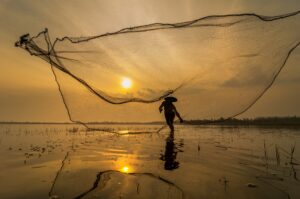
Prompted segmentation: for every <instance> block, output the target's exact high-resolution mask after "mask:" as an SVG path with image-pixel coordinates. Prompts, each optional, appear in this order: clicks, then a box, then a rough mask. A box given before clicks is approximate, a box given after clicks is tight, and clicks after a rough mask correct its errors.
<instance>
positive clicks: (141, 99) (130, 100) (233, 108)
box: [16, 11, 300, 124]
mask: <svg viewBox="0 0 300 199" xmlns="http://www.w3.org/2000/svg"><path fill="white" fill-rule="evenodd" d="M299 13H300V11H298V12H294V13H289V14H285V15H280V16H273V17H267V16H260V15H256V14H232V15H216V16H207V17H203V18H200V19H196V20H192V21H187V22H180V23H174V24H168V23H153V24H148V25H142V26H136V27H128V28H124V29H121V30H119V31H116V32H110V33H105V34H100V35H95V36H86V37H82V36H80V37H71V36H65V37H63V38H57V39H55V40H52V41H51V40H50V36H49V33H48V31H47V29H46V30H44V31H42V32H40V33H39V34H37V35H36V36H34V37H30V36H29V34H27V35H23V36H22V37H21V38H20V40H19V41H18V42H17V43H16V46H19V47H21V48H23V49H25V50H26V51H28V52H29V53H30V54H31V55H34V56H37V57H39V58H42V59H43V60H45V61H46V62H48V63H49V64H50V66H51V68H52V71H53V74H54V76H55V80H56V81H57V84H58V86H59V91H60V93H61V96H62V99H63V102H64V104H65V107H66V109H67V111H68V115H69V117H70V120H71V121H74V122H79V123H83V124H88V123H89V122H104V121H106V122H153V121H161V120H162V119H163V116H162V115H161V114H160V113H159V111H158V107H159V105H160V103H161V102H162V100H163V98H164V97H166V96H170V95H172V96H175V97H177V98H178V102H176V104H175V105H176V107H177V110H178V111H179V112H180V113H181V115H182V116H183V117H184V119H185V120H195V119H216V118H220V117H223V118H230V117H235V116H237V115H239V114H241V113H244V112H245V111H247V110H248V109H249V108H250V107H251V106H252V105H254V104H255V103H256V102H257V100H258V99H259V98H261V97H262V96H263V94H264V93H265V92H266V91H267V90H268V89H269V88H270V87H271V86H272V84H273V83H274V81H275V80H276V78H277V76H278V75H279V73H280V71H281V70H282V68H283V67H284V66H285V65H286V63H287V60H288V58H289V56H290V55H291V53H292V52H293V50H294V49H295V48H296V47H297V46H299V42H300V14H299ZM77 34H80V33H77Z"/></svg>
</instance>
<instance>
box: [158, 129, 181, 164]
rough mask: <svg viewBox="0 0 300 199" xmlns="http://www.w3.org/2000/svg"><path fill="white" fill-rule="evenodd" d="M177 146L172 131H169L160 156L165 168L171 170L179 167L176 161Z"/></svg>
mask: <svg viewBox="0 0 300 199" xmlns="http://www.w3.org/2000/svg"><path fill="white" fill-rule="evenodd" d="M176 156H177V148H176V145H175V143H174V132H173V131H171V132H170V135H169V137H168V138H167V139H166V148H165V154H164V155H162V156H161V158H160V159H161V160H163V161H164V162H165V170H173V169H177V168H178V167H179V162H178V161H176Z"/></svg>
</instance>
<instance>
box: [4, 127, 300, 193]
mask: <svg viewBox="0 0 300 199" xmlns="http://www.w3.org/2000/svg"><path fill="white" fill-rule="evenodd" d="M160 127H161V126H155V125H135V126H126V125H119V126H117V125H106V126H104V125H103V126H98V128H101V129H103V131H86V130H85V129H84V128H82V127H81V126H72V125H1V126H0V159H1V162H2V164H1V165H0V187H1V188H0V198H5V199H12V198H30V199H35V198H37V199H41V198H105V199H108V198H204V199H206V198H210V199H211V198H218V199H219V198H239V199H240V198H264V199H266V198H272V199H276V198H280V199H282V198H299V197H300V190H299V185H300V183H299V178H300V177H298V173H299V169H300V165H299V163H300V149H299V147H300V130H297V129H284V128H262V127H260V128H256V127H239V128H237V127H219V126H178V127H176V130H175V133H174V134H171V133H170V132H169V131H168V130H167V129H163V130H162V131H160V132H158V133H157V130H158V129H159V128H160ZM105 131H110V132H105ZM112 132H114V133H112Z"/></svg>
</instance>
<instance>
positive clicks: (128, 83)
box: [121, 77, 132, 89]
mask: <svg viewBox="0 0 300 199" xmlns="http://www.w3.org/2000/svg"><path fill="white" fill-rule="evenodd" d="M121 86H122V87H123V88H125V89H129V88H131V87H132V81H131V79H129V78H128V77H124V78H123V79H122V81H121Z"/></svg>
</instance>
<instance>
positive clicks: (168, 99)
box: [165, 96, 177, 102]
mask: <svg viewBox="0 0 300 199" xmlns="http://www.w3.org/2000/svg"><path fill="white" fill-rule="evenodd" d="M165 100H166V101H169V102H177V98H176V97H171V96H170V97H165Z"/></svg>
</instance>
